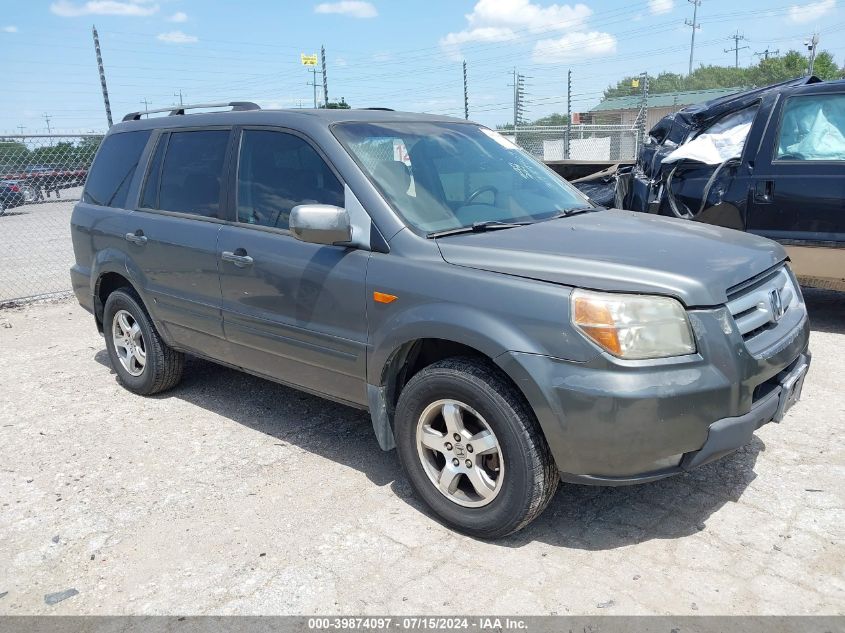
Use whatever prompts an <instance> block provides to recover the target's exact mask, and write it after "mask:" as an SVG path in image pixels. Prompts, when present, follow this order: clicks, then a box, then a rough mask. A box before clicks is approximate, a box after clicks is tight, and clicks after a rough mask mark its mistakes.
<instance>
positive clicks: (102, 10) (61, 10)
mask: <svg viewBox="0 0 845 633" xmlns="http://www.w3.org/2000/svg"><path fill="white" fill-rule="evenodd" d="M50 11H52V12H53V13H55V14H56V15H60V16H62V17H63V18H75V17H78V16H80V15H125V16H135V17H138V16H145V15H153V14H154V13H156V12H158V5H157V4H150V3H149V2H148V1H147V0H129V1H128V2H119V1H118V0H90V1H89V2H83V3H81V4H77V3H75V2H70V1H69V0H58V2H54V3H53V4H51V5H50Z"/></svg>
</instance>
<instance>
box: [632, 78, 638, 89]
mask: <svg viewBox="0 0 845 633" xmlns="http://www.w3.org/2000/svg"><path fill="white" fill-rule="evenodd" d="M639 87H640V80H639V79H632V80H631V88H639Z"/></svg>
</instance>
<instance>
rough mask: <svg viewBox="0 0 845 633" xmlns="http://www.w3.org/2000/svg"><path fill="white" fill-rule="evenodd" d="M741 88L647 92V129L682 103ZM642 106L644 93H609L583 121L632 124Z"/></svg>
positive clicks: (683, 104) (677, 108) (725, 93)
mask: <svg viewBox="0 0 845 633" xmlns="http://www.w3.org/2000/svg"><path fill="white" fill-rule="evenodd" d="M742 90H744V88H712V89H709V90H680V91H678V92H665V93H661V94H650V95H649V96H648V116H647V120H646V130H650V129H651V128H652V126H654V124H655V123H657V122H658V121H659V120H660V119H662V118H663V117H665V116H666V115H667V114H671V113H673V112H677V111H678V110H680V109H681V108H683V107H686V106H688V105H693V104H696V103H704V102H705V101H710V100H711V99H718V98H719V97H725V96H727V95H731V94H734V93H737V92H741V91H742ZM641 107H642V95H638V94H633V95H627V96H624V97H610V98H609V99H604V100H603V101H602V102H601V103H599V104H598V105H597V106H596V107H594V108H592V109H591V110H590V112H589V113H588V114H587V116H585V117H582V122H585V123H586V122H590V123H601V124H616V125H630V126H632V127H633V126H634V125H635V124H636V122H637V116H638V115H639V112H640V108H641ZM585 119H589V120H585Z"/></svg>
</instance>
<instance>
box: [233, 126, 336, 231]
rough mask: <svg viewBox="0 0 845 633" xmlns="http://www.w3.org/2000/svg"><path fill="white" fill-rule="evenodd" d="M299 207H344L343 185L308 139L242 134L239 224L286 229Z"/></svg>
mask: <svg viewBox="0 0 845 633" xmlns="http://www.w3.org/2000/svg"><path fill="white" fill-rule="evenodd" d="M299 204H330V205H334V206H338V207H340V206H343V185H342V184H341V183H340V181H339V180H338V179H337V177H336V176H335V175H334V173H333V172H332V170H331V169H330V168H329V166H328V165H327V164H326V162H325V161H324V160H323V159H322V157H321V156H320V155H319V154H318V153H317V151H316V150H315V149H314V148H313V147H311V145H310V144H309V143H308V142H307V141H305V140H304V139H302V138H300V137H299V136H296V135H294V134H288V133H286V132H276V131H272V130H244V132H243V136H242V138H241V149H240V156H239V159H238V222H243V223H245V224H257V225H259V226H269V227H274V228H279V229H287V228H288V220H289V217H290V211H291V209H293V207H295V206H297V205H299Z"/></svg>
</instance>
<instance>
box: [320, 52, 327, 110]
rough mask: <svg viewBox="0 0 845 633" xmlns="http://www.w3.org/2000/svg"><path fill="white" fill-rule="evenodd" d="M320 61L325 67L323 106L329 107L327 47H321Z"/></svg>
mask: <svg viewBox="0 0 845 633" xmlns="http://www.w3.org/2000/svg"><path fill="white" fill-rule="evenodd" d="M320 61H321V62H322V67H323V107H324V108H328V107H329V78H328V75H326V47H325V46H321V47H320Z"/></svg>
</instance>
